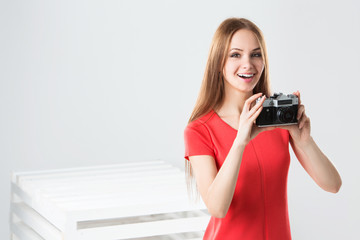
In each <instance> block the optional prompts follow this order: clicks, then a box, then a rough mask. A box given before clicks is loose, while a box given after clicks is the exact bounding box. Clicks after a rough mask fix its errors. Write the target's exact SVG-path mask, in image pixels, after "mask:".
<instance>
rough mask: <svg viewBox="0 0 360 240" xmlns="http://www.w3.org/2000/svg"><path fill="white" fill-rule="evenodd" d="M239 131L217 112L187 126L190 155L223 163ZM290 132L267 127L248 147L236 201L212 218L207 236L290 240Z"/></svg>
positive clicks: (187, 155)
mask: <svg viewBox="0 0 360 240" xmlns="http://www.w3.org/2000/svg"><path fill="white" fill-rule="evenodd" d="M236 134H237V130H236V129H234V128H232V127H231V126H230V125H228V124H227V123H225V122H224V121H223V120H222V119H221V118H220V117H219V116H218V115H217V114H216V113H215V112H214V111H211V112H209V113H208V114H206V115H205V116H203V117H201V118H199V119H197V120H195V121H193V122H191V123H190V124H188V126H187V127H186V129H185V131H184V137H185V158H186V159H189V156H195V155H209V156H213V157H214V159H215V161H216V166H217V168H218V169H220V167H221V166H222V164H223V162H224V160H225V158H226V156H227V154H228V152H229V150H230V148H231V146H232V144H233V142H234V139H235V137H236ZM289 165H290V154H289V132H288V131H287V130H283V129H280V128H276V129H274V130H271V131H265V132H262V133H260V134H259V135H258V136H256V137H255V138H254V139H253V140H251V141H250V142H249V143H248V144H247V145H246V147H245V150H244V153H243V157H242V162H241V166H240V172H239V176H238V179H237V183H236V188H235V193H234V196H233V200H232V202H231V204H230V207H229V210H228V212H227V214H226V216H225V217H224V218H215V217H211V219H210V222H209V224H208V226H207V229H206V231H205V235H204V239H212V240H213V239H214V240H215V239H220V240H230V239H234V240H265V239H266V240H289V239H291V233H290V223H289V215H288V205H287V175H288V170H289Z"/></svg>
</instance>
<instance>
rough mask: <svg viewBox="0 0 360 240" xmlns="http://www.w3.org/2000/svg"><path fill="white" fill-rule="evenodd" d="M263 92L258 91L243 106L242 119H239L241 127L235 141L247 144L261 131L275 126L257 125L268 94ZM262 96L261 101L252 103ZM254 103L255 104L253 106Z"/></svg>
mask: <svg viewBox="0 0 360 240" xmlns="http://www.w3.org/2000/svg"><path fill="white" fill-rule="evenodd" d="M261 95H262V93H257V94H254V95H252V96H251V97H249V98H248V99H247V100H246V101H245V103H244V106H243V109H242V112H241V115H240V120H239V127H238V133H237V136H236V139H235V141H237V143H239V144H244V145H247V144H248V143H249V142H250V140H251V139H253V138H255V137H256V136H257V135H258V134H259V133H260V132H263V131H266V130H272V129H274V128H275V127H261V128H259V127H257V126H256V125H255V120H256V118H257V117H258V116H259V114H260V112H261V110H262V109H263V106H262V105H263V103H264V101H265V99H266V96H265V95H264V96H262V97H261ZM259 97H261V99H260V101H258V102H257V103H256V104H255V105H253V104H252V103H253V102H254V101H255V100H256V99H258V98H259ZM252 105H253V106H252Z"/></svg>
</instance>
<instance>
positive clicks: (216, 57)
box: [185, 18, 271, 198]
mask: <svg viewBox="0 0 360 240" xmlns="http://www.w3.org/2000/svg"><path fill="white" fill-rule="evenodd" d="M241 29H247V30H250V31H251V32H253V33H254V34H255V36H256V38H257V40H258V41H259V45H260V49H261V54H262V58H263V62H264V70H263V72H262V75H261V76H260V80H259V82H258V84H257V85H256V86H255V88H254V90H253V93H254V94H255V93H260V92H261V93H263V94H264V95H266V96H267V97H269V96H270V94H271V91H270V80H269V67H268V57H267V51H266V45H265V40H264V37H263V34H262V32H261V30H260V29H259V28H258V27H257V26H256V25H255V24H254V23H253V22H251V21H250V20H248V19H245V18H228V19H226V20H225V21H223V22H222V23H221V24H220V26H219V27H218V28H217V30H216V32H215V34H214V37H213V39H212V43H211V46H210V51H209V56H208V60H207V64H206V68H205V73H204V77H203V81H202V84H201V88H200V93H199V96H198V99H197V101H196V104H195V107H194V110H193V111H192V114H191V116H190V119H189V123H190V122H192V121H194V120H196V119H198V118H199V117H201V116H203V115H205V114H206V113H208V112H210V111H211V110H212V109H217V108H219V107H220V106H221V104H222V103H223V100H224V95H225V89H224V77H223V76H222V73H223V71H222V70H223V68H224V65H225V62H226V56H227V54H226V53H227V52H228V50H229V45H230V41H231V39H232V37H233V35H234V33H235V32H237V31H238V30H241ZM185 170H186V181H187V186H188V192H189V195H190V196H193V195H194V193H195V195H196V198H198V192H197V190H196V189H194V183H195V180H194V176H193V172H192V169H191V164H190V161H188V160H185Z"/></svg>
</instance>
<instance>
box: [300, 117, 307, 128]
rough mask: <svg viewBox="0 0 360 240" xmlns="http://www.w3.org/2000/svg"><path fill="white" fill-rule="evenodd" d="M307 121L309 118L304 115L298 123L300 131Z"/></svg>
mask: <svg viewBox="0 0 360 240" xmlns="http://www.w3.org/2000/svg"><path fill="white" fill-rule="evenodd" d="M308 120H309V118H308V117H307V116H306V115H305V114H304V115H303V117H302V118H301V119H300V121H299V129H302V128H303V127H304V126H305V124H306V122H307V121H308Z"/></svg>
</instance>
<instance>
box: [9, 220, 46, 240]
mask: <svg viewBox="0 0 360 240" xmlns="http://www.w3.org/2000/svg"><path fill="white" fill-rule="evenodd" d="M11 231H12V232H13V234H14V235H16V238H17V239H19V240H45V239H44V238H42V237H40V236H39V234H37V233H36V232H34V231H33V230H32V229H31V228H29V227H28V226H26V225H25V224H24V223H22V222H18V223H15V224H12V225H11Z"/></svg>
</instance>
